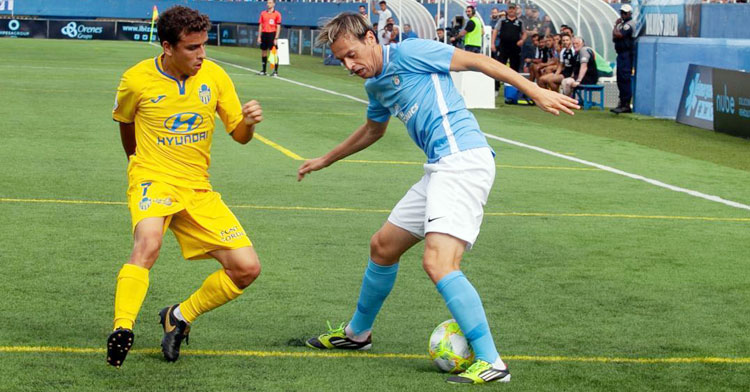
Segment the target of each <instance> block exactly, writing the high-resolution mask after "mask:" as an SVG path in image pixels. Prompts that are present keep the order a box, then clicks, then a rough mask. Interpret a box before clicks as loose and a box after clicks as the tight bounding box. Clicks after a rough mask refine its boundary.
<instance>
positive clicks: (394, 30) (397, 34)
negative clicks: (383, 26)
mask: <svg viewBox="0 0 750 392" xmlns="http://www.w3.org/2000/svg"><path fill="white" fill-rule="evenodd" d="M388 21H389V22H388V24H389V25H391V43H392V44H397V43H399V42H401V30H399V28H398V25H397V24H396V22H395V21H394V20H393V18H388Z"/></svg>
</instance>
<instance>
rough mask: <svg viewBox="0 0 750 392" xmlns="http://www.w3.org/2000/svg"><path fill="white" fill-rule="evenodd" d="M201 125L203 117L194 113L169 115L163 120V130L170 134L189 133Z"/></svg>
mask: <svg viewBox="0 0 750 392" xmlns="http://www.w3.org/2000/svg"><path fill="white" fill-rule="evenodd" d="M201 124H203V116H201V115H200V114H198V113H195V112H183V113H177V114H173V115H171V116H170V117H169V118H167V119H166V120H164V128H167V130H169V132H172V133H186V132H191V131H194V130H196V129H198V127H200V126H201Z"/></svg>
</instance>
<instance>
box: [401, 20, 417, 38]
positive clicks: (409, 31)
mask: <svg viewBox="0 0 750 392" xmlns="http://www.w3.org/2000/svg"><path fill="white" fill-rule="evenodd" d="M402 35H403V38H404V39H409V38H419V36H418V35H417V33H415V32H414V30H412V29H411V25H410V24H409V23H404V34H402Z"/></svg>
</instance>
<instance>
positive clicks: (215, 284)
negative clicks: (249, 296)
mask: <svg viewBox="0 0 750 392" xmlns="http://www.w3.org/2000/svg"><path fill="white" fill-rule="evenodd" d="M240 294H242V290H241V289H239V288H238V287H237V285H235V284H234V282H232V279H230V278H229V275H227V273H226V271H224V269H220V270H218V271H216V272H214V273H213V274H211V275H209V276H208V278H206V280H205V281H203V285H202V286H201V288H199V289H198V291H196V292H194V293H193V294H192V295H191V296H190V298H188V299H186V300H185V301H184V302H183V303H181V304H180V312H182V316H183V317H184V318H185V321H187V322H188V323H192V322H193V321H194V320H195V319H196V318H197V317H198V316H200V315H201V314H203V313H206V312H208V311H209V310H212V309H216V308H218V307H219V306H221V305H224V304H225V303H227V302H229V301H231V300H233V299H235V298H237V297H239V296H240Z"/></svg>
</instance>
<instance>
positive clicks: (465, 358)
mask: <svg viewBox="0 0 750 392" xmlns="http://www.w3.org/2000/svg"><path fill="white" fill-rule="evenodd" d="M429 351H430V359H432V361H433V362H434V363H435V366H437V367H438V369H440V370H442V371H444V372H448V373H461V372H463V371H464V370H466V369H468V368H469V366H471V364H472V363H474V350H472V349H471V345H469V342H468V341H467V340H466V338H465V337H464V333H463V331H461V328H459V327H458V323H456V320H454V319H450V320H446V321H443V322H442V323H440V325H438V326H437V328H435V330H434V331H432V335H430V347H429Z"/></svg>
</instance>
